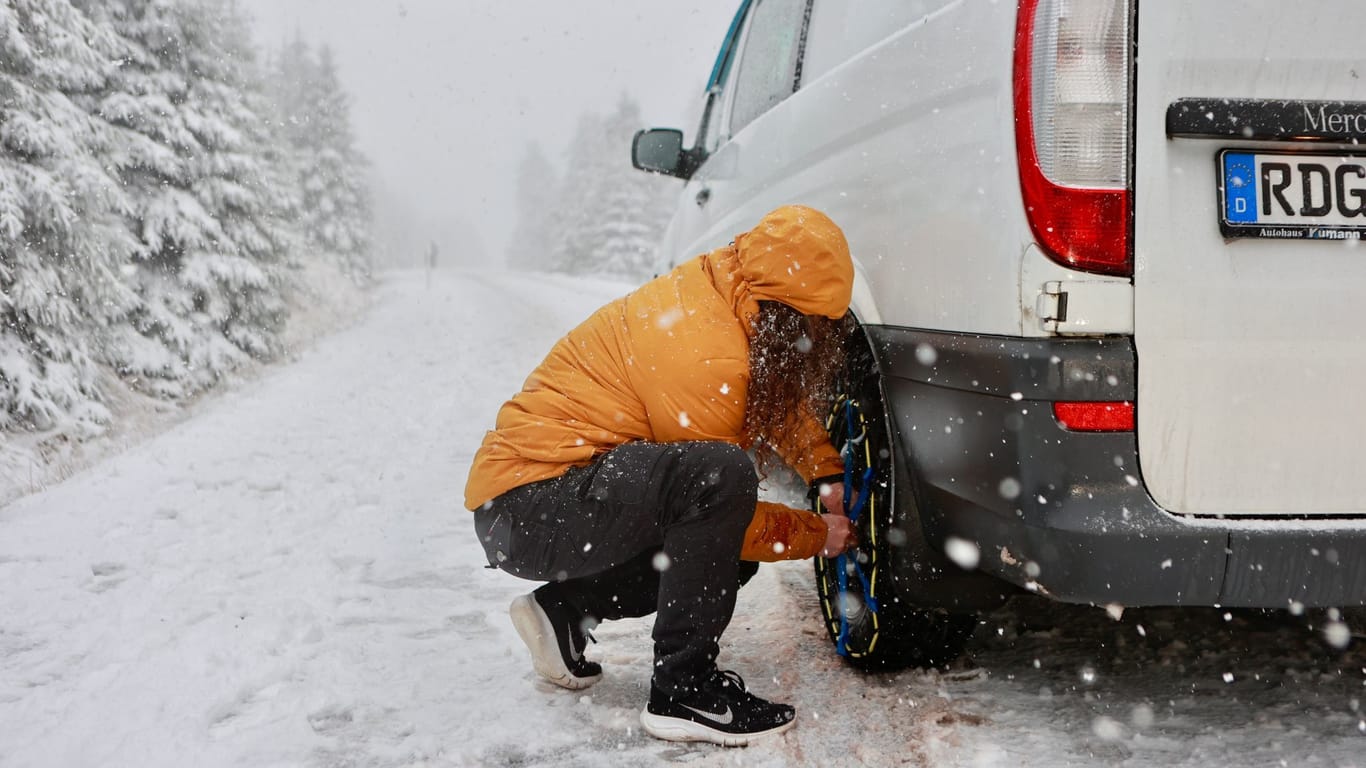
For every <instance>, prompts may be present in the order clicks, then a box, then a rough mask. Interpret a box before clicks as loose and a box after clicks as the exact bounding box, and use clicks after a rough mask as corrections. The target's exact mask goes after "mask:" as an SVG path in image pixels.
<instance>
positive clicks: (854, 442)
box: [835, 399, 877, 656]
mask: <svg viewBox="0 0 1366 768" xmlns="http://www.w3.org/2000/svg"><path fill="white" fill-rule="evenodd" d="M844 424H845V433H846V434H845V441H844V448H843V449H842V450H840V454H841V455H843V457H844V514H845V516H846V517H848V518H849V524H850V525H851V526H857V525H858V519H859V515H861V514H862V513H863V508H864V507H865V506H867V504H868V496H869V495H870V491H871V489H872V480H873V467H872V464H871V462H870V463H869V466H867V467H865V468H864V470H863V475H862V477H860V478H859V484H858V486H857V487H855V485H854V449H855V447H856V446H858V445H859V444H860V443H862V442H863V441H864V440H866V439H867V437H868V432H867V430H866V429H865V430H862V434H856V433H855V431H854V403H853V401H852V400H847V399H846V400H845V401H844ZM854 491H857V494H858V500H857V501H855V502H854V503H853V504H850V503H849V496H850V495H851V493H852V492H854ZM847 557H849V556H848V555H844V554H841V555H839V556H837V557H836V558H835V569H836V572H835V576H836V579H837V580H838V583H839V603H838V605H837V606H836V608H837V609H838V610H839V612H840V636H839V639H838V640H837V641H836V642H835V651H836V652H837V653H839V655H841V656H848V655H849V645H848V643H849V615H848V611H846V610H845V604H846V602H847V600H848V593H849V568H848V561H847V560H846V558H847ZM853 562H854V572H855V573H856V574H857V575H858V580H859V584H860V585H861V586H862V587H863V603H864V605H866V606H868V610H870V611H872V612H873V614H874V615H876V614H877V598H875V597H873V588H872V584H871V583H870V582H869V580H868V574H867V573H866V572H864V570H863V564H862V563H860V562H859V559H858V556H857V555H855V556H854V557H853Z"/></svg>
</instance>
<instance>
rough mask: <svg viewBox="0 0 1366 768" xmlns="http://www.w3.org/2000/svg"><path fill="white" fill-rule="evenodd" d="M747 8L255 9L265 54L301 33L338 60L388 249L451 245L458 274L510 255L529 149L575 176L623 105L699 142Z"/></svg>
mask: <svg viewBox="0 0 1366 768" xmlns="http://www.w3.org/2000/svg"><path fill="white" fill-rule="evenodd" d="M738 4H739V0H681V1H680V2H659V1H658V0H650V1H649V2H638V1H637V0H617V1H616V2H614V1H613V0H402V2H397V1H395V0H241V5H242V6H243V7H244V8H245V9H246V10H247V11H248V12H249V13H250V14H251V15H252V16H253V17H254V18H255V19H256V26H257V38H258V41H259V42H260V43H261V44H262V45H263V46H264V47H265V48H267V49H275V48H278V47H279V45H280V44H281V43H282V42H284V41H286V40H288V39H292V38H293V37H294V35H295V34H300V35H302V36H303V38H304V39H305V40H306V41H308V42H310V43H311V44H314V45H316V44H319V43H326V44H328V45H330V46H331V47H332V48H333V51H334V53H335V55H336V59H337V64H338V67H339V69H340V74H341V77H342V80H343V82H344V84H345V85H346V87H347V89H348V91H349V93H350V95H351V97H352V115H353V122H354V124H355V129H356V137H357V143H358V146H359V149H360V150H361V151H362V152H364V153H365V154H366V155H367V156H368V157H369V159H370V161H371V163H372V165H373V166H374V170H375V173H376V176H377V177H378V178H377V180H378V182H379V189H378V194H379V195H380V196H381V198H382V199H380V200H377V212H378V214H379V216H380V218H381V219H382V220H381V221H379V222H378V230H379V232H378V234H379V236H380V237H382V238H386V239H388V240H390V241H395V240H406V241H407V242H406V243H402V244H401V245H400V249H401V250H402V253H403V254H406V253H409V252H411V251H413V250H415V249H417V248H420V247H421V246H424V245H425V244H426V243H427V242H428V241H429V240H437V241H438V242H439V243H440V245H441V253H442V256H443V263H445V264H470V265H473V264H476V263H480V264H482V263H487V261H492V262H495V263H497V262H500V261H501V260H502V258H503V249H504V248H505V247H506V244H507V241H508V237H509V234H510V232H511V229H512V227H513V225H514V223H515V216H516V210H515V197H514V194H515V187H514V179H515V175H516V170H517V163H518V160H519V159H520V158H521V156H522V153H523V151H524V149H525V147H526V143H527V142H528V141H531V140H533V139H534V140H537V141H539V142H540V143H541V146H542V148H543V149H544V150H545V152H546V155H547V156H548V157H550V159H551V160H552V161H553V162H555V163H556V164H557V165H560V166H563V162H564V157H565V154H564V153H565V151H566V147H567V144H568V141H569V139H570V137H571V134H572V132H573V130H574V126H575V124H576V123H577V120H578V117H579V116H580V115H581V114H582V113H583V112H585V111H596V112H600V113H605V112H608V111H610V110H611V109H612V108H613V107H614V106H615V104H616V102H617V99H618V97H619V96H620V94H621V93H622V92H626V93H629V94H631V95H632V96H634V97H635V98H636V99H637V101H639V102H640V105H641V114H642V118H643V119H644V120H645V122H646V123H648V124H649V125H650V126H669V127H679V128H683V129H684V131H685V132H686V134H687V136H688V138H689V140H691V138H692V136H693V133H694V131H695V128H696V126H694V125H691V124H690V123H691V121H692V120H693V119H694V118H693V113H694V110H695V105H694V103H695V102H696V101H697V100H698V99H700V95H701V92H702V89H703V87H704V86H705V84H706V82H705V81H706V77H707V75H708V74H709V73H710V71H711V64H712V60H713V59H714V58H715V55H716V50H717V48H719V46H720V44H721V40H722V38H723V37H724V36H725V32H726V28H727V26H728V25H729V23H730V19H731V16H732V15H733V13H734V11H735V8H736V6H738ZM641 127H647V126H641ZM621 151H622V156H623V158H625V157H627V156H628V154H629V151H630V148H629V147H627V146H623V147H622V150H621ZM462 257H463V258H462ZM399 259H400V261H402V260H403V255H402V254H400V256H399ZM413 259H414V261H415V260H416V254H414V255H413Z"/></svg>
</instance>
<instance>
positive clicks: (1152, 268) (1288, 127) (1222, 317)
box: [1133, 0, 1366, 517]
mask: <svg viewBox="0 0 1366 768" xmlns="http://www.w3.org/2000/svg"><path fill="white" fill-rule="evenodd" d="M1137 29H1138V34H1137V39H1138V56H1137V64H1136V69H1137V71H1136V99H1137V103H1136V109H1135V113H1136V117H1135V123H1136V124H1135V137H1136V143H1135V168H1134V177H1133V178H1134V260H1135V264H1134V286H1135V287H1134V321H1135V326H1134V327H1135V334H1134V336H1135V345H1136V348H1137V354H1138V380H1139V381H1138V441H1139V456H1140V464H1141V470H1142V475H1143V479H1144V482H1145V483H1146V485H1147V488H1148V489H1149V492H1150V493H1151V494H1152V496H1153V497H1154V499H1155V500H1156V501H1157V502H1158V503H1159V504H1161V505H1162V506H1163V507H1165V508H1166V509H1168V510H1171V511H1173V512H1177V513H1185V514H1192V515H1230V516H1232V515H1245V516H1261V517H1275V516H1283V515H1295V516H1301V515H1302V516H1327V515H1334V516H1350V515H1366V246H1363V245H1362V243H1361V240H1360V239H1359V237H1360V236H1361V235H1363V234H1366V230H1363V229H1360V228H1363V227H1366V47H1364V46H1363V45H1362V42H1361V30H1362V29H1366V4H1364V3H1362V2H1361V1H1360V0H1322V1H1321V2H1316V3H1313V4H1312V5H1311V4H1303V3H1286V2H1284V1H1283V0H1243V2H1238V3H1212V2H1191V3H1178V2H1165V3H1156V2H1144V3H1139V4H1138V27H1137Z"/></svg>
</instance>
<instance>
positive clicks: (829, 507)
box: [818, 482, 858, 517]
mask: <svg viewBox="0 0 1366 768" xmlns="http://www.w3.org/2000/svg"><path fill="white" fill-rule="evenodd" d="M818 490H819V491H820V498H821V506H822V507H825V511H826V512H828V513H829V514H832V515H839V516H841V517H843V516H844V483H841V482H833V483H821V487H820V488H819V489H818ZM857 499H858V495H857V494H855V495H854V498H852V499H850V500H849V503H850V505H852V504H853V503H854V501H856V500H857Z"/></svg>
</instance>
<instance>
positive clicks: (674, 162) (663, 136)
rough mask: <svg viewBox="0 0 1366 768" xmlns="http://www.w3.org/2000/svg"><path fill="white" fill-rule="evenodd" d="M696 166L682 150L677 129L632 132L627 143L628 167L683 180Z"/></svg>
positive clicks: (690, 156)
mask: <svg viewBox="0 0 1366 768" xmlns="http://www.w3.org/2000/svg"><path fill="white" fill-rule="evenodd" d="M699 164H700V163H698V162H697V159H696V158H695V157H694V155H693V153H692V152H691V151H688V150H685V149H683V132H682V131H680V130H678V129H677V128H651V129H649V130H646V131H636V136H635V138H634V139H632V140H631V165H633V166H635V167H636V168H638V169H640V170H642V171H649V172H650V173H662V174H664V175H666V176H677V177H679V178H681V179H686V178H689V177H691V176H692V174H693V171H695V170H697V166H698V165H699Z"/></svg>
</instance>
